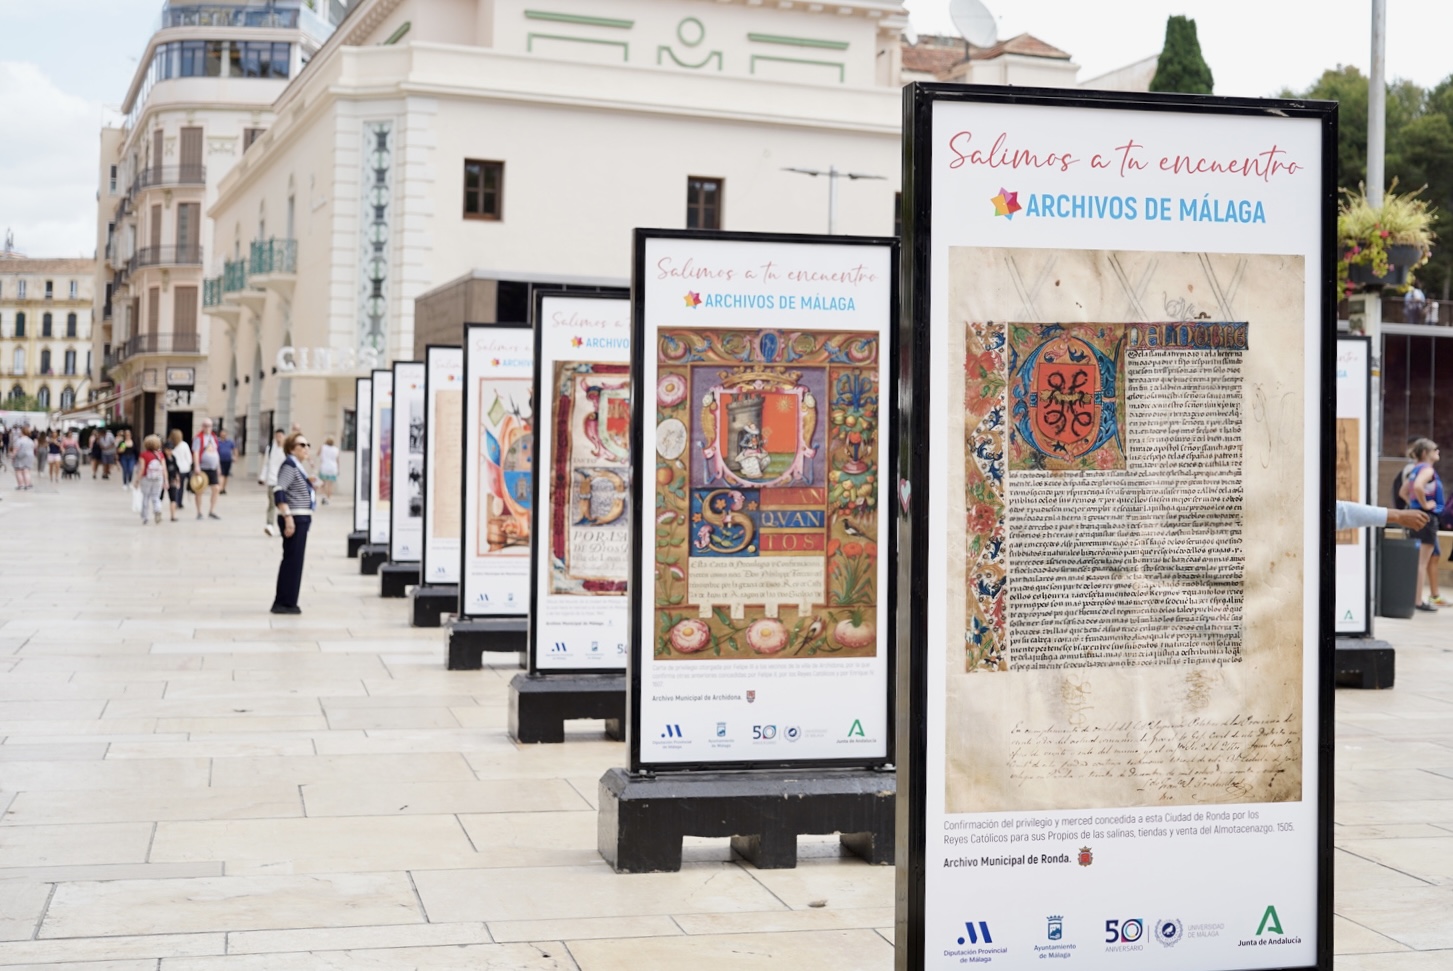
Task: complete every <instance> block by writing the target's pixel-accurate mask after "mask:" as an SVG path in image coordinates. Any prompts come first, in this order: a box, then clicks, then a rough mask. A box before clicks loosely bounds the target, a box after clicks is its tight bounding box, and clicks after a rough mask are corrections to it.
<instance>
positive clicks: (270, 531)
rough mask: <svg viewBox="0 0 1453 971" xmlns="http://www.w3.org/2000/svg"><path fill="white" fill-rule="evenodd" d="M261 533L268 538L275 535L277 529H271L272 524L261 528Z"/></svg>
mask: <svg viewBox="0 0 1453 971" xmlns="http://www.w3.org/2000/svg"><path fill="white" fill-rule="evenodd" d="M262 531H263V532H264V533H266V534H267V535H269V536H276V535H277V529H276V528H274V527H273V525H272V523H268V524H267V525H266V526H264V527H262Z"/></svg>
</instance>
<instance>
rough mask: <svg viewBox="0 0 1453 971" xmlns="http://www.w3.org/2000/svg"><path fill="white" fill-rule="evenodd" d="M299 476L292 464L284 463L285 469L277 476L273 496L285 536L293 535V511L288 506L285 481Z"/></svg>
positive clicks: (280, 470)
mask: <svg viewBox="0 0 1453 971" xmlns="http://www.w3.org/2000/svg"><path fill="white" fill-rule="evenodd" d="M297 474H298V473H296V472H294V471H293V470H292V467H291V466H290V464H289V463H288V462H286V461H284V462H283V467H282V468H281V469H279V470H278V474H277V491H275V492H274V493H273V494H272V499H273V502H274V503H275V504H276V505H277V514H278V518H280V519H281V520H282V521H283V535H284V536H291V535H293V511H292V509H291V508H289V506H288V491H287V484H286V483H285V482H284V481H283V480H284V479H287V478H291V477H292V476H293V475H297Z"/></svg>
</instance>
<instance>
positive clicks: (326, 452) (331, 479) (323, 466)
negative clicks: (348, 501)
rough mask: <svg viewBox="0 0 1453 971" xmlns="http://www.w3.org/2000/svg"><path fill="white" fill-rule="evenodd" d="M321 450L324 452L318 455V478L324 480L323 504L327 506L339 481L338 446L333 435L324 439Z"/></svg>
mask: <svg viewBox="0 0 1453 971" xmlns="http://www.w3.org/2000/svg"><path fill="white" fill-rule="evenodd" d="M319 451H320V452H321V453H322V454H320V455H319V456H318V478H319V479H321V480H322V481H323V505H325V506H326V505H328V503H329V501H330V500H332V498H333V486H334V484H335V483H337V481H338V446H337V445H334V444H333V436H332V435H329V436H328V437H327V438H325V439H323V447H322V448H321V449H320V450H319Z"/></svg>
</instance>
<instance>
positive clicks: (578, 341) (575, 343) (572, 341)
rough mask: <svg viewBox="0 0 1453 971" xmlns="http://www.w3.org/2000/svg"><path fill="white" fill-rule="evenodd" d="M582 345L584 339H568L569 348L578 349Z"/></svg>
mask: <svg viewBox="0 0 1453 971" xmlns="http://www.w3.org/2000/svg"><path fill="white" fill-rule="evenodd" d="M584 343H585V338H584V337H572V338H570V346H571V347H580V346H582V345H583V344H584Z"/></svg>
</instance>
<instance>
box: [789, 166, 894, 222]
mask: <svg viewBox="0 0 1453 971" xmlns="http://www.w3.org/2000/svg"><path fill="white" fill-rule="evenodd" d="M782 171H783V172H796V173H797V174H799V175H810V176H813V177H814V178H816V177H817V176H819V175H825V176H827V234H828V235H829V236H831V235H833V227H834V225H835V223H836V222H837V180H838V179H852V180H853V181H854V182H856V181H857V180H859V179H886V178H887V176H886V175H864V174H863V173H861V172H839V171H838V170H837V166H835V165H829V166H828V167H827V171H826V172H824V171H823V170H822V169H800V168H796V167H793V166H783V168H782Z"/></svg>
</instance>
